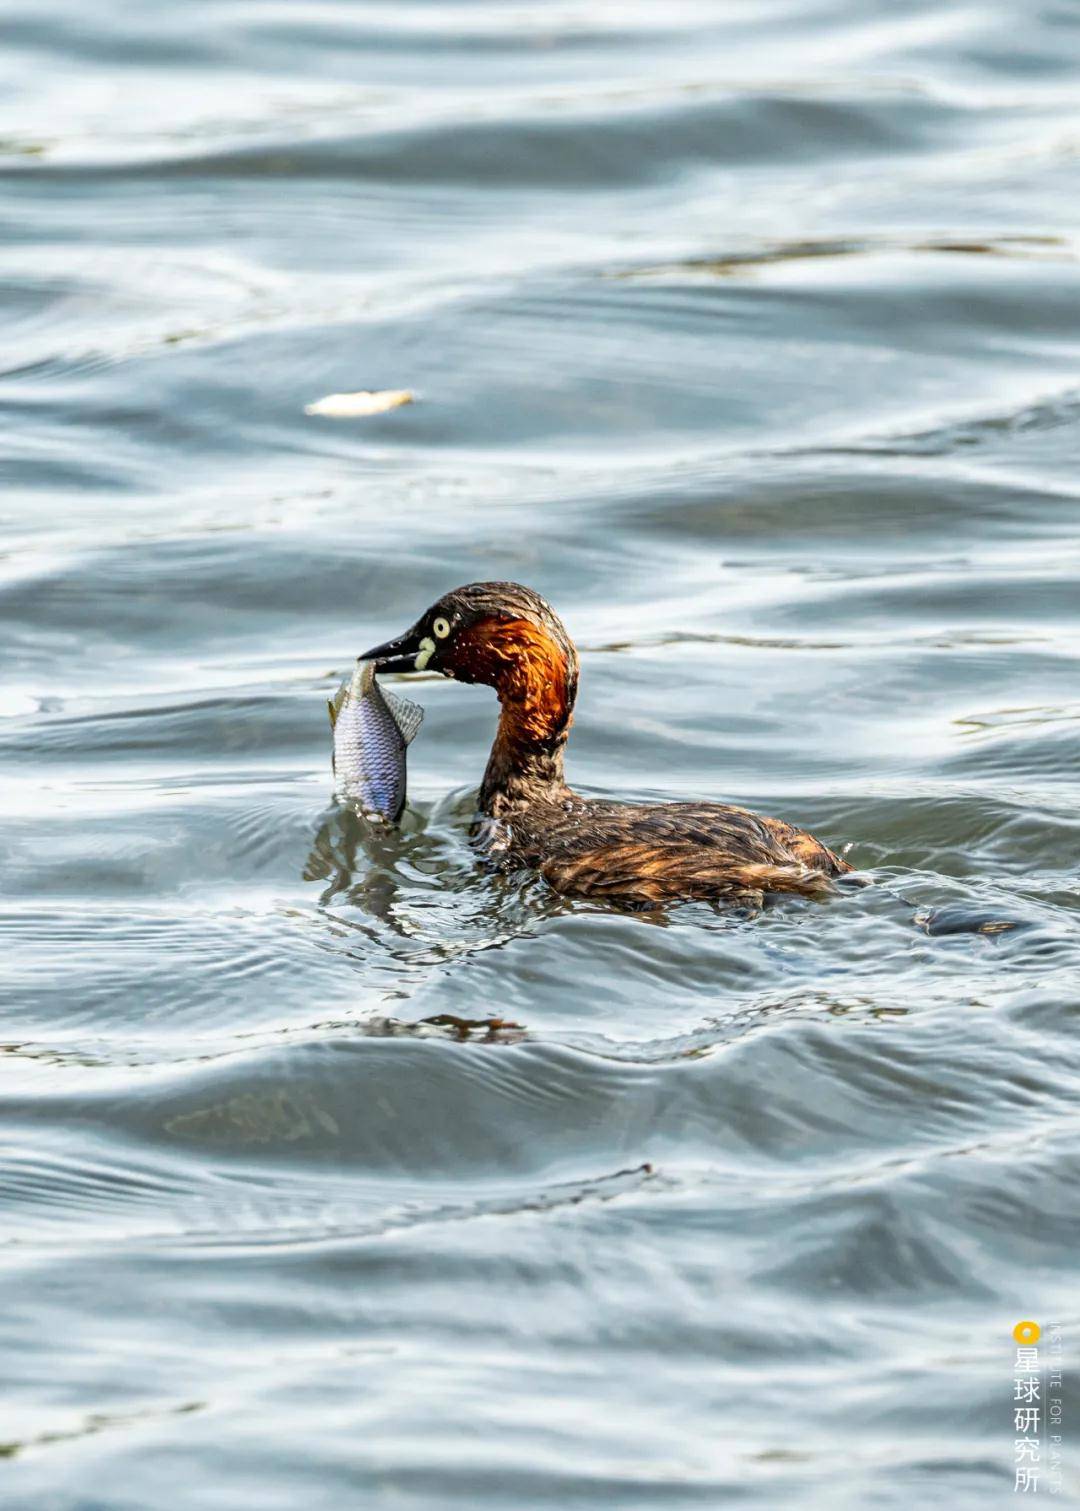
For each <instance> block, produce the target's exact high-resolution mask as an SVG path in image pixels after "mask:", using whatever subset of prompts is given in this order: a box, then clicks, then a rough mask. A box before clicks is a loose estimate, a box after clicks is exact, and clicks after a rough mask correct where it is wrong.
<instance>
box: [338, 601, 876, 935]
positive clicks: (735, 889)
mask: <svg viewBox="0 0 1080 1511" xmlns="http://www.w3.org/2000/svg"><path fill="white" fill-rule="evenodd" d="M361 659H362V660H371V661H374V662H375V664H376V668H377V670H378V671H380V672H414V671H429V672H439V673H441V674H442V675H443V676H444V677H453V678H456V679H457V681H459V682H484V683H487V685H488V686H489V687H493V688H494V689H495V691H496V693H497V694H498V697H499V702H500V703H501V705H502V711H501V714H500V717H499V727H498V731H497V733H496V735H495V743H494V745H493V746H492V750H491V756H490V759H489V760H488V764H487V770H486V771H485V772H484V780H483V783H482V784H481V787H480V810H481V812H482V814H483V815H484V816H485V818H486V820H488V821H489V822H487V823H486V824H485V825H484V828H485V831H486V836H487V839H488V842H489V844H490V846H491V848H492V850H493V851H494V852H495V853H497V854H498V855H499V857H500V860H501V861H503V862H504V863H506V864H509V865H520V866H524V867H529V868H531V869H534V870H536V871H539V873H540V875H541V876H543V877H544V879H545V880H546V881H547V882H548V883H549V884H550V885H551V886H552V887H553V888H554V889H555V890H556V891H557V892H562V893H565V894H567V895H570V896H578V897H598V898H606V899H609V900H611V901H613V902H619V903H623V904H630V905H636V906H638V907H642V906H644V907H654V906H657V905H658V904H662V903H666V902H679V901H688V900H690V899H694V898H701V899H725V900H728V901H737V902H758V901H760V900H761V898H762V897H763V896H764V894H765V893H766V892H798V893H802V894H803V895H805V896H813V895H815V894H821V893H822V892H827V891H829V890H830V889H831V880H830V879H831V878H832V877H835V876H841V875H843V874H844V873H845V872H847V871H850V870H851V867H850V866H849V865H848V863H847V861H845V860H841V858H840V857H839V856H838V855H834V854H833V852H832V851H831V850H829V849H827V848H826V847H825V846H824V845H823V844H822V843H821V842H820V840H816V839H815V838H814V836H813V835H812V834H807V832H806V831H805V830H804V829H796V828H795V826H794V825H793V824H788V823H785V822H784V820H783V819H776V818H762V817H759V816H758V814H756V813H750V812H748V811H747V810H746V809H745V808H732V807H729V806H728V805H727V804H725V803H709V802H705V803H614V802H606V801H603V800H601V799H594V798H583V797H579V796H578V795H577V794H576V793H574V792H572V791H571V790H570V788H569V787H568V786H567V785H566V782H565V780H564V779H563V749H564V747H565V745H566V739H567V736H568V734H569V732H570V724H571V721H572V719H573V712H574V698H575V696H576V694H577V681H578V658H577V651H576V650H575V649H574V645H573V642H572V641H571V639H570V637H569V636H568V635H567V633H566V631H565V629H564V628H563V626H562V624H561V623H560V621H559V619H558V618H557V616H556V615H555V614H554V612H553V611H552V610H551V608H550V607H549V606H548V605H547V604H546V603H545V602H544V600H543V599H542V598H541V597H540V596H539V594H537V593H534V592H533V591H532V590H531V588H524V587H522V586H521V585H520V584H518V583H515V582H474V583H471V584H470V585H469V586H468V587H463V588H457V589H455V591H454V592H452V593H447V594H446V595H445V596H444V597H442V598H440V599H439V601H438V603H436V604H433V605H432V607H431V608H430V609H428V611H427V613H426V614H424V615H423V617H422V618H420V619H419V620H417V622H416V624H414V625H413V627H412V629H410V630H406V632H405V634H404V635H401V636H399V637H398V638H397V639H396V640H388V641H386V643H385V644H384V645H377V646H375V647H374V649H373V650H370V651H367V652H366V653H365V655H364V656H363V657H362V658H361Z"/></svg>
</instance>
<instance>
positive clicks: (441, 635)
mask: <svg viewBox="0 0 1080 1511" xmlns="http://www.w3.org/2000/svg"><path fill="white" fill-rule="evenodd" d="M431 628H432V630H433V632H434V635H435V638H436V640H445V639H446V637H447V635H449V633H450V621H449V619H443V618H442V617H441V616H440V618H438V619H436V620H435V622H434V623H433V624H432V626H431Z"/></svg>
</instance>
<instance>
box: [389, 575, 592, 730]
mask: <svg viewBox="0 0 1080 1511" xmlns="http://www.w3.org/2000/svg"><path fill="white" fill-rule="evenodd" d="M361 659H362V660H371V661H374V662H375V666H376V669H377V670H378V671H380V672H423V671H428V672H439V673H441V675H442V676H444V677H454V678H456V680H457V681H459V682H485V683H487V685H488V686H489V687H494V688H495V690H496V692H497V693H498V694H499V697H500V698H501V699H502V701H503V702H504V703H534V704H535V703H541V704H546V705H548V706H549V707H550V709H551V713H552V714H553V715H554V714H555V711H556V707H557V706H558V707H559V708H560V709H561V711H562V713H563V715H564V722H565V723H569V716H570V711H571V709H572V708H573V704H574V695H575V693H576V691H577V665H578V663H577V652H576V651H575V650H574V646H573V642H572V641H571V639H570V637H569V635H567V633H566V631H565V630H564V629H563V626H562V624H561V622H560V620H559V618H558V616H557V615H556V614H555V613H554V611H553V610H552V609H551V608H550V607H549V606H548V605H547V604H546V603H545V602H544V600H543V599H542V598H541V597H540V595H539V593H534V592H533V590H532V589H531V588H525V587H522V586H521V584H520V583H517V582H473V583H470V584H469V585H468V586H467V587H464V588H455V589H454V591H453V592H452V593H444V595H443V596H442V598H440V599H439V601H438V602H437V603H433V604H432V606H431V608H430V609H428V611H427V613H426V614H422V615H421V617H420V618H419V619H418V620H417V621H416V623H415V624H414V625H413V626H412V628H411V629H408V630H406V631H405V633H404V634H403V635H399V636H398V637H397V639H396V640H387V641H386V642H385V643H384V644H382V645H376V646H374V647H373V649H371V650H370V651H367V652H366V653H365V655H364V656H363V657H362V658H361ZM553 722H558V720H553Z"/></svg>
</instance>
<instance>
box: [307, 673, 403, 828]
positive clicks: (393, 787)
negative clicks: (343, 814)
mask: <svg viewBox="0 0 1080 1511" xmlns="http://www.w3.org/2000/svg"><path fill="white" fill-rule="evenodd" d="M423 717H424V711H423V709H422V708H419V707H418V706H417V705H416V704H415V703H411V702H409V700H408V699H407V698H401V697H398V696H396V695H395V694H394V693H391V692H388V691H385V690H384V689H383V688H381V687H380V686H379V684H378V682H377V681H376V679H375V668H374V666H373V665H372V663H371V662H369V661H367V662H365V661H358V662H357V664H356V670H355V671H354V672H353V674H352V676H351V677H347V678H346V679H345V681H344V682H343V683H342V684H341V687H340V688H339V689H338V692H337V695H336V696H335V697H334V698H333V699H332V701H331V703H330V727H331V729H332V730H333V736H334V753H333V768H334V780H335V787H336V790H337V793H338V795H339V796H340V797H342V798H345V799H347V800H349V801H351V802H355V803H357V804H358V805H359V806H360V807H362V808H363V809H364V810H365V811H366V812H368V813H372V814H377V815H378V816H379V817H381V818H385V819H388V820H389V821H390V822H391V823H396V822H397V820H398V819H399V818H400V817H401V814H402V811H403V809H404V807H405V793H406V751H407V750H408V747H409V744H410V743H411V741H412V739H413V737H414V736H415V734H416V731H417V730H418V729H419V728H420V722H421V720H422V719H423Z"/></svg>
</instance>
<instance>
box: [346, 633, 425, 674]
mask: <svg viewBox="0 0 1080 1511" xmlns="http://www.w3.org/2000/svg"><path fill="white" fill-rule="evenodd" d="M422 639H423V637H422V635H421V634H420V631H419V630H418V629H416V628H415V627H414V628H413V629H411V630H406V631H405V633H404V635H399V636H398V637H397V639H396V640H384V641H383V643H382V645H374V646H372V648H371V650H369V651H365V652H364V654H363V655H362V656H360V657H359V658H358V659H359V660H361V661H374V663H375V670H376V671H377V672H415V671H418V670H422V669H423V668H422V667H417V665H416V660H417V657H418V656H419V657H421V658H423V653H424V650H425V646H424V645H423V644H421V641H422Z"/></svg>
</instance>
